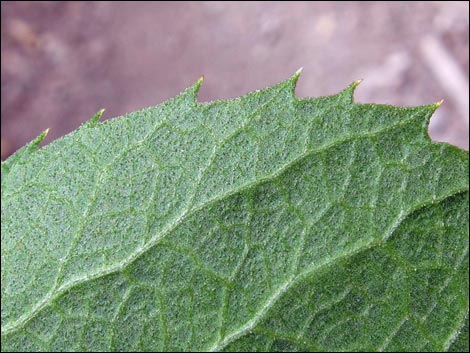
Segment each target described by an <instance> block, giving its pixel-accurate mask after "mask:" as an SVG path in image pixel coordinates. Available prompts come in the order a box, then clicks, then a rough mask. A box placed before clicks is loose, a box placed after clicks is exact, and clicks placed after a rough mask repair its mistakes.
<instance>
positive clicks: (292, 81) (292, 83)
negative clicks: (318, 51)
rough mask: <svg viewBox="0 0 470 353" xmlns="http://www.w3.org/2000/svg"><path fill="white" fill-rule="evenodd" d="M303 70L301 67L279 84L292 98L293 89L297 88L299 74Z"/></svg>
mask: <svg viewBox="0 0 470 353" xmlns="http://www.w3.org/2000/svg"><path fill="white" fill-rule="evenodd" d="M303 69H304V68H303V67H301V68H300V69H298V70H297V71H296V72H295V74H293V75H292V76H291V77H290V78H288V79H287V80H285V81H283V82H281V83H280V85H285V86H286V89H288V90H289V91H290V92H291V93H292V95H293V96H294V98H295V87H296V86H297V81H298V80H299V77H300V74H301V73H302V70H303ZM276 86H277V85H276Z"/></svg>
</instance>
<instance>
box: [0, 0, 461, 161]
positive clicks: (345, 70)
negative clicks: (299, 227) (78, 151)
mask: <svg viewBox="0 0 470 353" xmlns="http://www.w3.org/2000/svg"><path fill="white" fill-rule="evenodd" d="M1 10H2V12H1V19H2V22H1V38H2V41H1V51H2V61H1V110H2V114H1V127H2V129H1V156H2V159H4V158H6V157H7V156H8V155H9V154H11V153H12V152H14V151H15V150H16V149H17V148H19V147H21V146H22V145H24V144H25V143H26V142H28V141H30V140H31V139H33V138H34V137H36V136H37V135H38V134H39V133H40V132H41V131H43V130H45V129H46V128H50V129H51V130H50V133H49V136H48V137H47V139H46V141H45V142H46V143H47V142H49V141H51V140H52V139H55V138H57V137H59V136H62V135H63V134H65V133H67V132H70V131H72V130H74V129H75V128H77V127H78V126H79V125H80V124H81V123H83V122H84V121H86V120H87V119H88V118H89V117H91V116H92V115H93V114H94V113H95V112H96V111H98V110H99V109H100V108H106V112H105V118H110V117H115V116H118V115H122V114H125V113H127V112H130V111H133V110H136V109H139V108H143V107H146V106H149V105H154V104H157V103H160V102H162V101H163V100H166V99H168V98H170V97H172V96H175V95H176V94H178V93H179V92H180V91H182V90H183V89H184V88H186V87H187V86H189V85H191V84H192V83H194V82H195V81H196V80H197V79H198V77H199V76H200V75H205V82H204V84H203V86H202V88H201V91H200V94H199V99H200V100H201V101H209V100H213V99H221V98H233V97H237V96H240V95H243V94H244V93H246V92H248V91H251V90H255V89H259V88H263V87H265V86H268V85H272V84H274V83H277V82H279V81H281V80H284V79H286V78H287V77H290V76H291V75H292V74H293V73H294V72H295V71H296V70H297V69H298V68H299V67H302V66H303V67H304V71H303V74H302V77H301V78H300V81H299V84H298V86H297V95H298V96H300V97H305V96H312V97H315V96H319V95H327V94H333V93H336V92H338V91H340V90H341V89H343V88H344V87H345V86H347V85H348V84H350V83H351V82H352V81H354V80H356V79H359V78H362V79H364V82H363V83H362V84H361V85H360V86H359V88H358V89H357V93H356V100H357V101H360V102H375V103H389V104H395V105H421V104H428V103H434V102H437V101H439V100H441V99H444V100H445V102H444V104H443V106H442V107H441V108H440V109H439V110H438V111H437V112H436V114H435V115H434V117H433V119H432V121H431V126H430V134H431V136H432V137H433V139H435V140H438V141H446V142H449V143H452V144H455V145H458V146H460V147H463V148H466V149H468V141H469V137H468V136H469V134H468V111H469V107H468V104H469V103H468V96H469V91H468V90H469V88H468V76H469V5H468V2H408V3H405V2H403V3H400V2H345V3H339V2H290V3H286V2H249V3H248V2H246V3H245V2H176V3H175V2H154V3H149V2H145V3H144V2H141V3H139V2H127V3H126V2H119V3H112V2H52V1H40V2H39V1H38V2H2V3H1Z"/></svg>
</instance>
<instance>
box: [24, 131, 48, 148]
mask: <svg viewBox="0 0 470 353" xmlns="http://www.w3.org/2000/svg"><path fill="white" fill-rule="evenodd" d="M48 133H49V128H47V129H46V130H44V131H43V132H41V133H40V134H39V135H38V137H36V138H35V139H34V140H33V141H31V143H30V144H29V147H28V150H29V151H30V152H34V151H36V150H37V149H38V147H39V144H40V143H41V141H42V140H44V139H45V137H46V136H47V134H48Z"/></svg>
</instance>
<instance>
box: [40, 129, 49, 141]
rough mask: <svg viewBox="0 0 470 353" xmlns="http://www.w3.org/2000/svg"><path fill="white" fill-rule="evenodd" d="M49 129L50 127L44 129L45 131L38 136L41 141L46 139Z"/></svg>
mask: <svg viewBox="0 0 470 353" xmlns="http://www.w3.org/2000/svg"><path fill="white" fill-rule="evenodd" d="M49 130H50V128H47V129H46V130H44V131H43V132H41V133H40V134H39V136H38V140H39V142H41V141H42V140H44V138H45V137H46V136H47V134H48V133H49Z"/></svg>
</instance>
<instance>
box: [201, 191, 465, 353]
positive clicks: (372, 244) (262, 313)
mask: <svg viewBox="0 0 470 353" xmlns="http://www.w3.org/2000/svg"><path fill="white" fill-rule="evenodd" d="M462 192H464V191H460V192H455V193H453V194H449V195H448V196H443V197H441V198H439V199H436V200H428V201H425V202H423V203H420V204H418V205H417V206H415V207H413V208H411V209H410V210H409V211H407V212H401V213H400V214H399V215H398V216H397V218H396V219H395V221H394V222H393V223H392V224H391V225H390V227H388V228H387V230H386V231H385V234H384V236H383V237H382V238H378V239H372V240H369V241H366V242H365V243H364V244H361V245H360V246H356V247H355V248H353V249H351V250H349V251H347V252H344V253H342V254H340V255H338V256H336V257H333V258H329V259H328V258H327V259H325V260H324V261H322V262H320V263H318V264H313V265H311V266H309V267H308V268H307V269H306V270H304V271H302V272H300V273H299V274H297V275H292V276H291V277H289V279H288V280H287V281H286V282H285V283H284V284H283V285H282V286H281V287H279V289H278V290H276V291H275V292H274V294H273V295H272V296H271V297H270V298H269V299H268V300H267V301H266V302H265V304H264V305H263V307H262V308H261V310H259V311H258V312H257V313H256V314H255V316H254V317H253V319H251V320H249V321H248V322H247V323H246V324H244V325H243V326H241V327H240V328H239V329H237V330H236V331H234V332H232V333H231V334H229V335H227V336H226V337H225V338H224V339H223V340H221V341H219V342H216V343H215V344H214V345H213V346H212V347H210V348H208V349H207V351H209V352H215V351H220V350H221V349H223V348H224V347H226V346H227V345H229V344H230V343H232V342H233V341H235V340H237V339H239V338H240V337H243V336H244V335H246V334H247V333H249V332H250V331H251V330H253V329H254V328H255V327H256V325H257V324H258V323H259V322H260V321H261V320H262V319H263V318H264V317H266V314H267V313H268V312H269V310H270V309H271V308H272V307H273V306H274V304H275V303H276V302H277V301H278V300H279V298H281V297H282V295H283V294H284V293H285V292H287V291H288V290H289V289H290V288H291V287H292V286H294V285H295V284H296V283H299V282H301V281H302V280H303V279H305V278H306V277H308V276H310V275H312V274H315V273H317V272H319V271H321V270H322V269H324V268H326V267H329V266H331V265H334V264H335V263H337V262H339V261H341V260H345V259H348V258H351V257H353V256H355V255H358V254H360V253H362V252H365V251H368V250H371V249H373V248H377V247H381V246H382V245H384V244H385V243H386V241H387V240H388V239H390V238H391V236H392V235H393V233H394V232H395V231H396V230H397V228H398V227H399V226H400V225H401V224H402V223H403V221H404V220H405V219H407V218H408V217H409V216H410V215H412V214H413V213H415V212H417V211H419V210H420V209H422V208H425V207H427V206H430V205H432V204H436V203H440V202H442V201H444V200H446V199H448V198H449V197H452V196H455V195H458V194H460V193H462Z"/></svg>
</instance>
